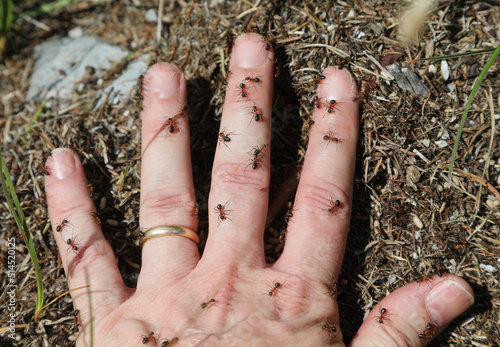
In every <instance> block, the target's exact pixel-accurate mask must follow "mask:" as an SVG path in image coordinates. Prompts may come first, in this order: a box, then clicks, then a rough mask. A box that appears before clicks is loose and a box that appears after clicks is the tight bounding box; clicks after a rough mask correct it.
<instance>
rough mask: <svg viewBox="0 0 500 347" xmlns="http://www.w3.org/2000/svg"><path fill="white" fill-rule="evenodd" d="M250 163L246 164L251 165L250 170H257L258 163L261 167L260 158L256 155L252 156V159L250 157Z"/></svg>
mask: <svg viewBox="0 0 500 347" xmlns="http://www.w3.org/2000/svg"><path fill="white" fill-rule="evenodd" d="M250 161H251V163H250V164H248V165H247V167H248V166H250V165H252V170H257V169H258V168H259V165H260V167H262V162H261V158H259V157H258V156H254V157H253V158H252V159H250Z"/></svg>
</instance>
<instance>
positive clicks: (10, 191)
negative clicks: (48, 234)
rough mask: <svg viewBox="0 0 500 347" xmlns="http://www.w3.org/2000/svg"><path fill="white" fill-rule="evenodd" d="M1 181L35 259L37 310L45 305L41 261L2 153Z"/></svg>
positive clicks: (32, 258) (31, 255)
mask: <svg viewBox="0 0 500 347" xmlns="http://www.w3.org/2000/svg"><path fill="white" fill-rule="evenodd" d="M0 171H1V175H0V181H1V183H2V189H3V192H4V196H5V199H6V200H7V204H8V205H9V208H10V211H11V212H12V215H13V216H14V219H15V220H16V224H17V226H18V228H19V230H20V231H21V235H22V237H23V239H24V242H25V243H26V247H27V249H28V252H29V254H30V257H31V261H33V266H34V268H35V273H36V282H37V298H36V311H38V310H39V309H41V308H42V307H43V300H44V287H43V280H42V273H41V271H40V263H39V262H38V256H37V254H36V250H35V245H34V244H33V238H32V237H31V233H30V230H29V227H28V224H27V223H26V218H25V217H24V212H23V209H22V207H21V204H20V203H19V199H18V198H17V194H16V190H15V188H14V184H13V183H12V180H11V179H10V175H9V169H8V168H7V164H6V163H5V160H4V159H3V156H2V155H0Z"/></svg>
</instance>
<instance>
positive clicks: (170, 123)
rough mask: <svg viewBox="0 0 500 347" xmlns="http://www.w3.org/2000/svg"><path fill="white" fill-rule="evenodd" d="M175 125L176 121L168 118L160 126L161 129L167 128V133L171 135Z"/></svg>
mask: <svg viewBox="0 0 500 347" xmlns="http://www.w3.org/2000/svg"><path fill="white" fill-rule="evenodd" d="M176 125H177V120H176V119H175V117H174V118H169V119H167V121H166V122H165V123H163V125H162V129H164V128H165V127H167V128H168V132H169V133H171V134H173V133H174V132H175V130H176V128H175V126H176ZM177 130H179V128H177Z"/></svg>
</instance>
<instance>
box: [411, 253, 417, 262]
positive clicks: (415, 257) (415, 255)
mask: <svg viewBox="0 0 500 347" xmlns="http://www.w3.org/2000/svg"><path fill="white" fill-rule="evenodd" d="M411 256H412V257H413V259H414V260H417V259H418V254H417V252H413V254H412V255H411Z"/></svg>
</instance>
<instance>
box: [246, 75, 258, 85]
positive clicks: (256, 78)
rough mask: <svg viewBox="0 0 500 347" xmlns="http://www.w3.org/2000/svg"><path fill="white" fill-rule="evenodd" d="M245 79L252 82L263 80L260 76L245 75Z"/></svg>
mask: <svg viewBox="0 0 500 347" xmlns="http://www.w3.org/2000/svg"><path fill="white" fill-rule="evenodd" d="M245 81H248V82H252V83H254V84H255V83H260V82H262V80H261V79H260V76H258V77H250V76H247V77H245Z"/></svg>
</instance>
